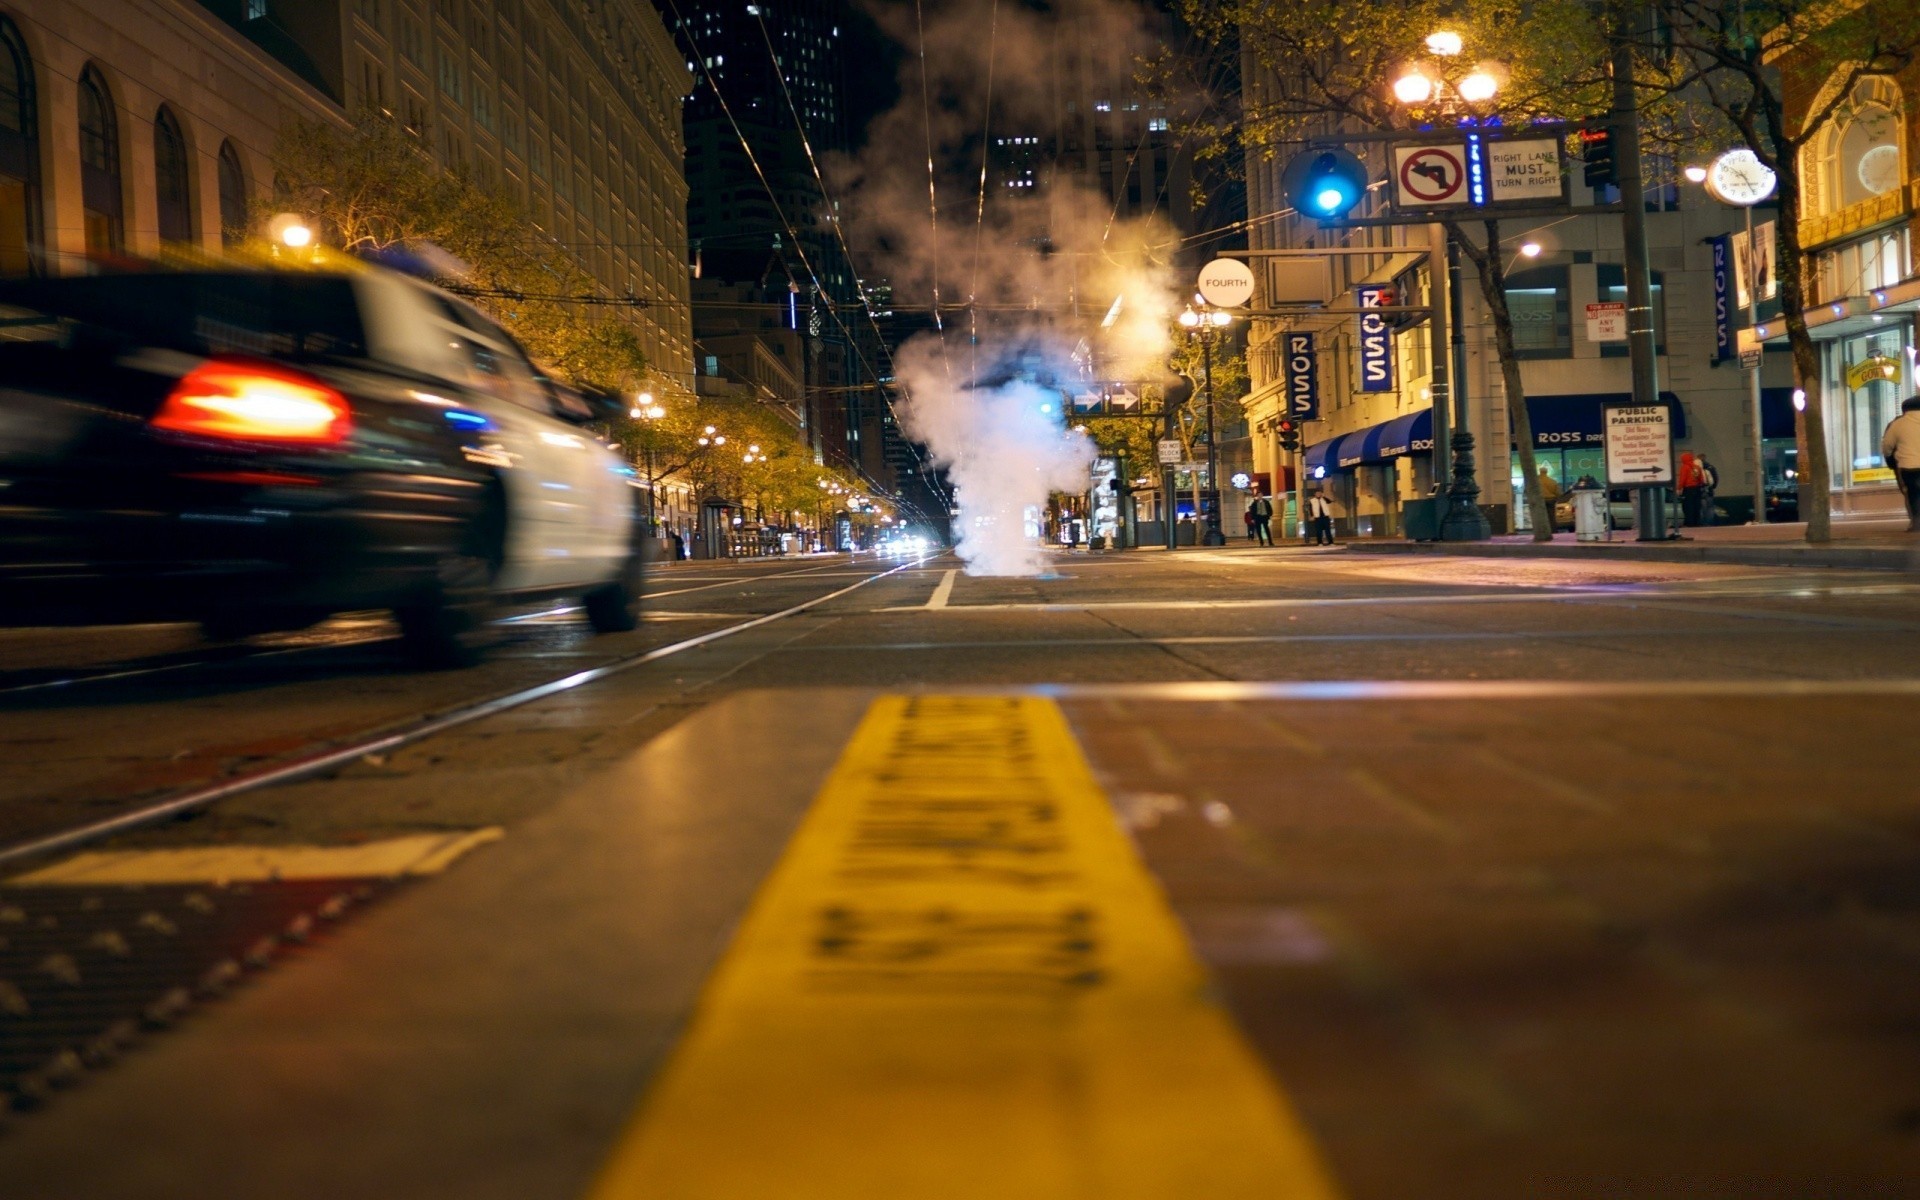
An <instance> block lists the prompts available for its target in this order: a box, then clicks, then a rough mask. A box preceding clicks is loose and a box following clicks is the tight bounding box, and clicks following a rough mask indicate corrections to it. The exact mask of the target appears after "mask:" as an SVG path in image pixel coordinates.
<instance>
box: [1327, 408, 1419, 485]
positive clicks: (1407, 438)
mask: <svg viewBox="0 0 1920 1200" xmlns="http://www.w3.org/2000/svg"><path fill="white" fill-rule="evenodd" d="M1432 452H1433V410H1432V409H1430V408H1423V409H1421V410H1420V411H1418V412H1410V413H1406V414H1404V415H1402V416H1398V417H1395V418H1394V419H1393V420H1391V421H1382V422H1380V423H1379V424H1378V425H1369V426H1367V427H1366V428H1365V429H1356V430H1354V431H1353V432H1351V433H1343V434H1340V435H1338V436H1336V437H1330V438H1328V439H1327V440H1326V441H1324V442H1315V443H1314V444H1313V445H1311V446H1308V447H1307V471H1308V473H1309V474H1311V473H1312V472H1313V470H1314V469H1315V468H1317V467H1323V468H1325V469H1326V470H1329V471H1338V470H1346V469H1349V468H1352V467H1357V466H1360V465H1361V464H1363V463H1383V462H1389V461H1391V460H1393V459H1396V458H1399V457H1400V456H1401V455H1403V454H1430V453H1432Z"/></svg>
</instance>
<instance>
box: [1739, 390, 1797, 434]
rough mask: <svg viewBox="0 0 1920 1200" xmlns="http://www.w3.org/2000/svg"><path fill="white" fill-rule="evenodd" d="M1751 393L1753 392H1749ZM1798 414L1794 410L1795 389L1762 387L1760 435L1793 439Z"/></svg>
mask: <svg viewBox="0 0 1920 1200" xmlns="http://www.w3.org/2000/svg"><path fill="white" fill-rule="evenodd" d="M1749 395H1751V393H1749ZM1796 417H1797V414H1796V413H1795V412H1794V411H1793V389H1792V388H1790V387H1784V388H1761V389H1760V436H1761V437H1762V438H1763V439H1781V438H1785V439H1788V440H1791V439H1792V438H1793V436H1794V428H1795V425H1796Z"/></svg>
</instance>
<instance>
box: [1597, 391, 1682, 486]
mask: <svg viewBox="0 0 1920 1200" xmlns="http://www.w3.org/2000/svg"><path fill="white" fill-rule="evenodd" d="M1606 453H1607V486H1608V487H1661V486H1665V485H1669V484H1671V483H1673V413H1672V411H1671V410H1670V409H1668V408H1667V406H1666V405H1664V404H1648V405H1636V404H1610V405H1608V406H1607V408H1606Z"/></svg>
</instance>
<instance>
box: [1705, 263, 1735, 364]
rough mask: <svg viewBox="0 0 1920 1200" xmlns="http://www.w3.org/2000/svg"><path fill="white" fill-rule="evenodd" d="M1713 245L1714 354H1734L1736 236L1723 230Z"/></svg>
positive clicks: (1721, 358)
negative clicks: (1734, 247)
mask: <svg viewBox="0 0 1920 1200" xmlns="http://www.w3.org/2000/svg"><path fill="white" fill-rule="evenodd" d="M1708 241H1709V243H1710V244H1711V245H1712V246H1713V357H1714V359H1715V360H1716V361H1718V362H1725V361H1726V360H1728V359H1730V358H1732V357H1733V354H1734V347H1733V238H1732V236H1731V235H1729V234H1721V235H1720V236H1719V237H1717V238H1710V239H1708Z"/></svg>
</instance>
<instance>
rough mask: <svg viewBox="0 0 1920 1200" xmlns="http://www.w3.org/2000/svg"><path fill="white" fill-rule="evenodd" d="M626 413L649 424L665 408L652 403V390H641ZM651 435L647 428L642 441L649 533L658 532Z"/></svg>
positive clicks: (665, 413) (658, 523)
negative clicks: (645, 457)
mask: <svg viewBox="0 0 1920 1200" xmlns="http://www.w3.org/2000/svg"><path fill="white" fill-rule="evenodd" d="M627 415H628V416H629V417H632V418H633V419H634V420H636V421H646V422H648V423H649V424H651V423H652V422H654V421H658V420H659V419H660V418H662V417H664V416H666V415H667V410H666V409H664V408H662V407H661V406H660V405H658V404H656V403H654V400H653V393H652V392H641V393H640V394H639V395H637V396H635V397H634V398H633V407H632V408H630V409H628V410H627ZM653 436H654V435H653V430H651V429H649V430H647V436H646V439H645V441H644V445H645V446H646V454H647V532H648V533H649V534H655V533H658V532H660V520H659V505H660V500H659V495H658V488H657V486H656V484H657V481H656V480H655V479H654V477H653Z"/></svg>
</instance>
